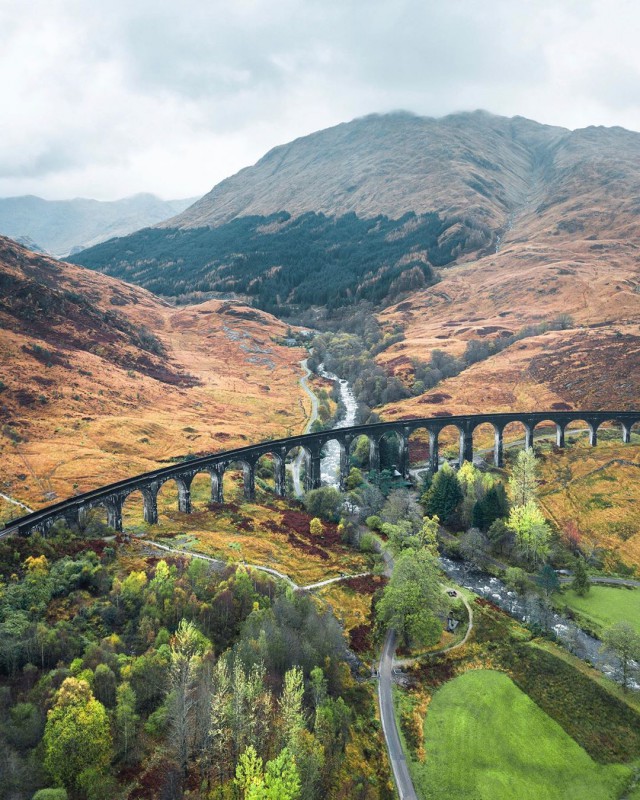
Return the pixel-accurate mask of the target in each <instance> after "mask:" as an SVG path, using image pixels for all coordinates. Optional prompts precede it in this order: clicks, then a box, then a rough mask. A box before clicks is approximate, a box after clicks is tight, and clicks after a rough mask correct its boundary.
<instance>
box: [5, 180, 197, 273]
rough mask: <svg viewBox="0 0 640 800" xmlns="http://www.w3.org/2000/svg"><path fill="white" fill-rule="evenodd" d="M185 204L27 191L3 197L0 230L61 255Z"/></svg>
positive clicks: (170, 213)
mask: <svg viewBox="0 0 640 800" xmlns="http://www.w3.org/2000/svg"><path fill="white" fill-rule="evenodd" d="M191 202H192V199H189V200H161V199H160V198H159V197H155V196H154V195H152V194H137V195H134V196H133V197H126V198H124V199H122V200H115V201H111V202H104V201H100V200H88V199H85V198H76V199H74V200H43V199H42V198H41V197H34V196H32V195H27V196H23V197H3V198H0V234H2V235H4V236H10V237H11V238H12V239H15V240H17V241H20V242H21V243H23V244H24V245H25V246H26V247H31V249H34V250H38V249H39V250H42V251H43V252H48V253H51V254H52V255H55V256H60V257H62V256H66V255H68V254H69V253H71V252H74V251H77V250H81V249H83V248H85V247H91V246H92V245H94V244H97V243H98V242H103V241H105V239H111V238H112V237H113V236H125V235H126V234H128V233H131V232H132V231H135V230H138V228H143V227H145V226H146V225H154V224H155V223H157V222H161V221H162V220H164V219H167V217H171V216H173V215H175V214H177V213H179V212H180V211H182V210H183V209H185V208H186V207H187V206H188V205H189V204H190V203H191ZM33 243H35V244H36V245H37V247H34V246H33Z"/></svg>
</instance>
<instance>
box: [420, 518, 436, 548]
mask: <svg viewBox="0 0 640 800" xmlns="http://www.w3.org/2000/svg"><path fill="white" fill-rule="evenodd" d="M439 530H440V519H439V517H438V516H437V515H436V516H434V517H423V518H422V527H421V528H420V530H419V531H418V537H417V538H418V543H419V546H420V547H426V548H427V550H429V551H430V552H432V553H433V554H434V555H435V556H437V555H438V531H439Z"/></svg>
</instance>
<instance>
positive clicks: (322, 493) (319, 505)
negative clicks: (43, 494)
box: [302, 486, 342, 522]
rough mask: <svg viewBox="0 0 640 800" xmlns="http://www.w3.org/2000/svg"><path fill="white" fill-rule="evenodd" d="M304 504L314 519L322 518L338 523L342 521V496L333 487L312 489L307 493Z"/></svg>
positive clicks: (303, 499) (303, 500)
mask: <svg viewBox="0 0 640 800" xmlns="http://www.w3.org/2000/svg"><path fill="white" fill-rule="evenodd" d="M302 502H303V503H304V507H305V508H306V509H307V513H309V514H310V515H311V516H312V517H320V519H324V520H327V521H328V522H338V520H339V519H340V507H341V506H342V495H341V494H340V492H339V491H338V490H337V489H334V487H333V486H321V487H320V488H319V489H311V490H310V491H308V492H306V493H305V495H304V497H303V498H302Z"/></svg>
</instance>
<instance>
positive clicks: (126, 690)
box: [115, 681, 139, 761]
mask: <svg viewBox="0 0 640 800" xmlns="http://www.w3.org/2000/svg"><path fill="white" fill-rule="evenodd" d="M138 719H139V717H138V715H137V714H136V694H135V692H134V691H133V689H132V688H131V686H130V685H129V684H128V683H127V682H126V681H124V682H123V683H121V684H120V686H118V689H117V691H116V713H115V723H116V732H117V742H118V750H119V751H120V753H121V754H122V758H123V760H124V761H126V760H127V759H128V757H129V752H130V749H131V745H132V743H133V741H134V737H135V731H136V725H137V723H138Z"/></svg>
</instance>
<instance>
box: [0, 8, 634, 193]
mask: <svg viewBox="0 0 640 800" xmlns="http://www.w3.org/2000/svg"><path fill="white" fill-rule="evenodd" d="M638 22H640V11H637V10H636V9H635V8H634V7H633V6H632V5H631V3H629V2H626V1H625V0H599V1H596V0H592V1H591V2H588V1H587V2H579V3H578V2H573V0H565V2H563V3H562V4H558V3H557V2H550V1H548V0H537V1H536V2H532V0H530V1H529V2H523V3H513V2H510V0H486V2H484V3H482V4H479V3H477V2H475V1H474V0H454V1H453V2H450V3H442V2H440V3H435V2H432V1H428V2H424V0H396V2H394V3H390V2H388V0H368V2H364V0H279V2H277V3H274V2H272V1H271V2H266V1H265V0H236V1H235V2H231V0H229V1H227V0H225V1H224V2H220V1H219V2H215V0H214V2H207V3H204V2H202V0H182V2H180V3H178V2H176V1H175V0H169V1H168V2H162V0H155V1H154V2H148V1H147V0H137V2H135V3H132V2H130V0H127V2H125V1H124V0H110V2H108V3H107V2H98V1H96V2H92V3H87V2H86V0H26V2H25V0H5V1H4V3H3V4H2V6H0V86H2V90H1V92H2V113H1V115H0V196H8V195H13V194H26V193H33V194H40V195H42V196H45V197H52V198H53V197H58V198H59V197H70V196H78V195H84V196H91V197H98V198H105V199H107V198H115V197H120V196H123V195H126V194H131V193H134V192H137V191H153V192H156V193H158V194H160V195H161V196H163V197H179V196H191V195H197V194H202V193H204V192H206V191H208V190H209V189H210V188H211V186H213V185H214V184H215V183H216V182H218V181H219V180H221V179H222V178H224V177H226V176H228V175H229V174H232V173H233V172H235V171H236V170H238V169H240V168H241V167H243V166H246V165H247V164H250V163H253V162H254V161H256V160H257V159H258V158H259V157H260V156H261V155H262V154H263V153H264V152H265V151H266V150H268V149H269V148H270V147H273V146H275V145H277V144H280V143H283V142H286V141H288V140H290V139H293V138H295V137H297V136H301V135H304V134H306V133H310V132H312V131H313V130H317V129H319V128H322V127H327V126H329V125H333V124H336V123H338V122H341V121H345V120H348V119H351V118H353V117H356V116H361V115H364V114H367V113H371V112H374V111H382V112H384V111H388V110H395V109H399V108H407V109H409V110H412V111H414V112H416V113H419V114H427V115H435V116H440V115H442V114H446V113H450V112H452V111H456V110H463V109H466V110H470V109H474V108H486V109H487V110H489V111H493V112H494V113H500V114H506V115H515V114H520V115H523V116H528V117H531V118H533V119H537V120H539V121H541V122H548V123H552V124H558V125H564V126H566V127H581V126H585V125H589V124H605V125H614V124H618V125H623V126H625V127H629V128H633V129H640V103H639V100H640V97H639V96H638V94H639V93H638V89H637V87H638V73H639V72H640V54H639V52H638V49H637V46H636V42H635V41H634V32H635V31H637V30H638ZM612 53H613V54H614V55H612Z"/></svg>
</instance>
